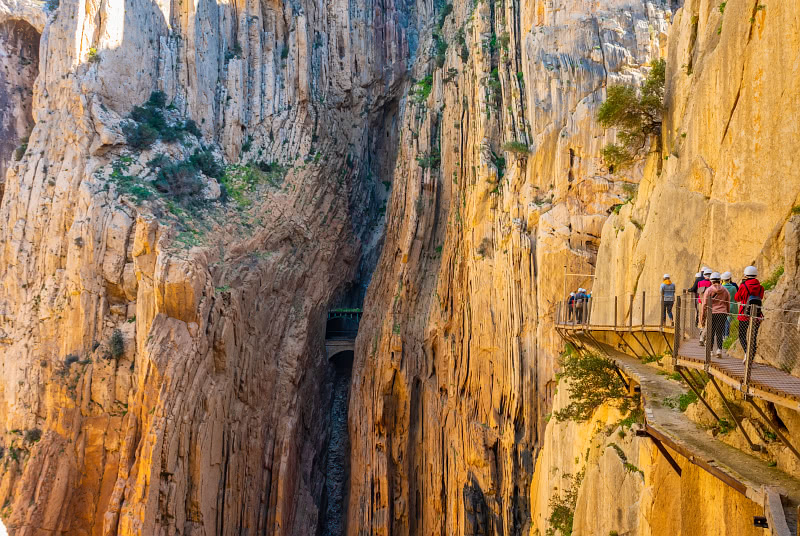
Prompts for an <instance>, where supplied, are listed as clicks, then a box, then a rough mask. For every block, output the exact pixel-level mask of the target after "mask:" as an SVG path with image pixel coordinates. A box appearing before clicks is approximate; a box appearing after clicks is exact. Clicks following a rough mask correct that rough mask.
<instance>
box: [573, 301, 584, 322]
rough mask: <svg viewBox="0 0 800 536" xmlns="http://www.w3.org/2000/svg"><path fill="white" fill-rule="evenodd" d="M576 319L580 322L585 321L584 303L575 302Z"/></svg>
mask: <svg viewBox="0 0 800 536" xmlns="http://www.w3.org/2000/svg"><path fill="white" fill-rule="evenodd" d="M575 321H576V322H577V323H578V324H582V323H583V303H577V304H575Z"/></svg>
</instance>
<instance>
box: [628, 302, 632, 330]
mask: <svg viewBox="0 0 800 536" xmlns="http://www.w3.org/2000/svg"><path fill="white" fill-rule="evenodd" d="M628 327H629V328H630V330H631V331H633V294H631V307H630V309H629V310H628Z"/></svg>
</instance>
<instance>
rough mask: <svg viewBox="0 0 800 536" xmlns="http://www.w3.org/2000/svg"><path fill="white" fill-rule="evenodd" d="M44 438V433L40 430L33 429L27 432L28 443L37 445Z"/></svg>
mask: <svg viewBox="0 0 800 536" xmlns="http://www.w3.org/2000/svg"><path fill="white" fill-rule="evenodd" d="M41 438H42V431H41V430H39V429H38V428H32V429H30V430H27V431H26V432H25V442H26V443H36V442H37V441H39V440H40V439H41Z"/></svg>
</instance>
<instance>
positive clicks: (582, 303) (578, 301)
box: [575, 288, 588, 324]
mask: <svg viewBox="0 0 800 536" xmlns="http://www.w3.org/2000/svg"><path fill="white" fill-rule="evenodd" d="M587 299H588V298H587V296H586V289H584V288H579V289H578V293H577V294H575V322H577V323H578V324H581V323H583V312H584V311H585V309H586V301H587Z"/></svg>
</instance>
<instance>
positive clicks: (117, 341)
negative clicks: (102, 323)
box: [108, 329, 125, 361]
mask: <svg viewBox="0 0 800 536" xmlns="http://www.w3.org/2000/svg"><path fill="white" fill-rule="evenodd" d="M108 351H109V354H110V355H111V357H112V358H114V359H116V360H117V361H119V358H120V357H122V355H123V354H124V353H125V339H124V338H123V337H122V332H121V331H120V330H118V329H115V330H114V331H113V332H112V333H111V339H109V341H108Z"/></svg>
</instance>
